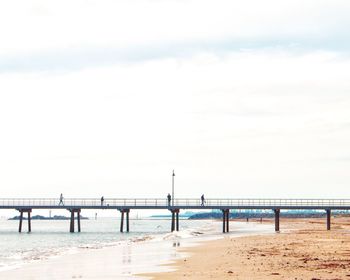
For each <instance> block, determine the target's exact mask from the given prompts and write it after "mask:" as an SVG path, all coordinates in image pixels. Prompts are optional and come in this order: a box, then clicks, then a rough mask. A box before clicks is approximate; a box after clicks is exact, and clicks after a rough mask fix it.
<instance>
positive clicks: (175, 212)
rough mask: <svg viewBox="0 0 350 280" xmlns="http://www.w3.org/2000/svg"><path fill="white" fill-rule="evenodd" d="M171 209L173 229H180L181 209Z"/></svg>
mask: <svg viewBox="0 0 350 280" xmlns="http://www.w3.org/2000/svg"><path fill="white" fill-rule="evenodd" d="M170 211H171V231H175V230H176V231H179V212H180V209H172V210H170Z"/></svg>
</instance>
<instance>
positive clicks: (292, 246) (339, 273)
mask: <svg viewBox="0 0 350 280" xmlns="http://www.w3.org/2000/svg"><path fill="white" fill-rule="evenodd" d="M264 222H267V223H271V221H264ZM332 222H333V224H332V230H331V231H327V230H326V229H325V220H324V219H282V220H281V225H282V228H281V233H273V234H269V235H263V236H246V237H237V238H236V237H230V236H229V235H227V236H226V237H225V238H224V239H221V240H216V241H210V242H206V243H203V244H202V245H201V246H198V247H195V248H190V249H185V251H186V252H187V253H188V254H189V257H186V258H183V259H180V260H178V261H176V262H175V263H174V264H173V267H174V268H175V269H176V270H174V271H172V272H166V273H156V274H148V275H147V276H150V277H151V278H152V279H155V280H171V279H174V280H175V279H177V280H178V279H192V280H193V279H242V280H243V279H310V280H317V279H334V280H335V279H350V248H349V247H348V244H349V242H350V220H349V218H335V219H333V221H332ZM232 225H234V223H232ZM233 230H234V229H233Z"/></svg>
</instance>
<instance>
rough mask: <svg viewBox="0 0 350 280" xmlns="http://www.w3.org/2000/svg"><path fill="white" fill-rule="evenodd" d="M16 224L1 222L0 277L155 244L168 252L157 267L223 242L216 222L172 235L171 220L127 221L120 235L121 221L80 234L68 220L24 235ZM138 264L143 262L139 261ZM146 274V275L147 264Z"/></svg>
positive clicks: (100, 222) (262, 228)
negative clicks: (36, 265) (183, 252)
mask: <svg viewBox="0 0 350 280" xmlns="http://www.w3.org/2000/svg"><path fill="white" fill-rule="evenodd" d="M18 223H19V222H18V221H16V220H7V219H4V218H3V219H0V249H1V250H0V276H1V271H6V270H11V269H15V268H19V267H21V266H23V265H27V264H30V263H33V262H40V261H42V260H45V259H49V258H57V257H60V256H63V255H65V254H75V253H78V252H79V250H82V249H84V250H86V249H87V250H89V249H91V250H92V249H98V248H104V247H112V246H115V247H120V248H122V247H125V246H127V245H128V244H140V243H149V244H152V243H153V244H155V243H157V248H162V250H163V251H164V252H167V253H166V254H163V257H162V259H160V260H158V262H160V263H166V262H168V261H171V260H172V259H173V258H176V257H179V254H174V250H176V248H177V247H179V246H195V245H196V244H197V243H198V242H200V241H203V240H211V239H219V238H222V237H223V234H222V233H221V230H222V228H221V226H222V223H221V222H220V221H218V220H189V219H180V231H179V232H173V233H171V232H170V218H169V219H167V218H162V219H160V218H140V219H137V218H135V219H131V220H130V232H129V233H120V232H119V227H120V220H119V219H117V218H108V217H103V218H102V217H101V218H98V219H96V220H95V219H93V218H90V219H88V220H81V232H80V233H69V220H32V232H31V233H27V232H26V230H27V221H23V227H22V231H23V232H22V233H18ZM230 230H231V233H230V235H232V236H243V235H250V234H264V233H271V232H273V229H272V226H271V225H260V224H258V223H246V222H235V223H234V224H233V223H232V222H231V223H230ZM139 261H140V262H141V263H142V259H140V260H139ZM145 261H147V256H145V259H144V262H145ZM147 270H148V271H149V270H150V267H149V265H148V266H147ZM154 270H155V271H156V269H154ZM151 271H152V269H151ZM138 272H142V270H141V271H138ZM123 279H124V278H123Z"/></svg>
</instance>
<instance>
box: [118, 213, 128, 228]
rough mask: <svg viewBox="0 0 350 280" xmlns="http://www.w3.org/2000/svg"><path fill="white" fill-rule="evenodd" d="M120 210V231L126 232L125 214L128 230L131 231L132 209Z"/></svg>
mask: <svg viewBox="0 0 350 280" xmlns="http://www.w3.org/2000/svg"><path fill="white" fill-rule="evenodd" d="M119 211H120V213H121V217H120V232H124V217H125V216H126V231H127V232H129V212H130V209H121V210H119Z"/></svg>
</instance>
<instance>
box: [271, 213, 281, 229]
mask: <svg viewBox="0 0 350 280" xmlns="http://www.w3.org/2000/svg"><path fill="white" fill-rule="evenodd" d="M273 211H274V212H275V231H276V232H279V231H280V209H274V210H273Z"/></svg>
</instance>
